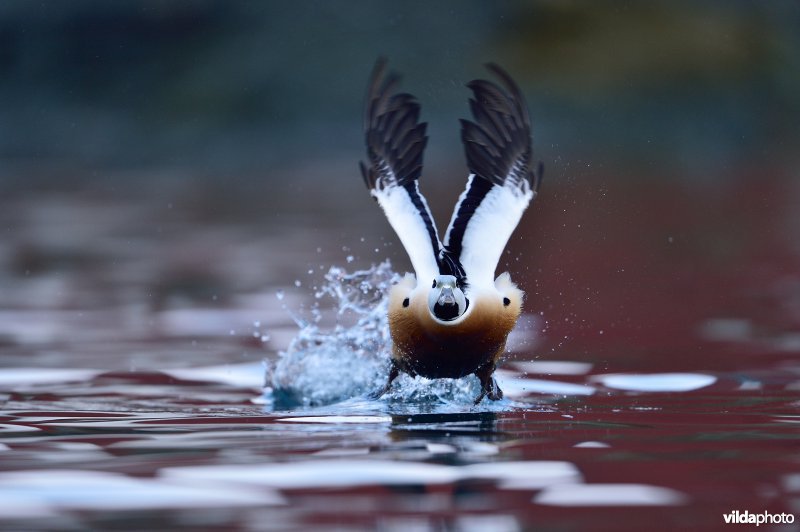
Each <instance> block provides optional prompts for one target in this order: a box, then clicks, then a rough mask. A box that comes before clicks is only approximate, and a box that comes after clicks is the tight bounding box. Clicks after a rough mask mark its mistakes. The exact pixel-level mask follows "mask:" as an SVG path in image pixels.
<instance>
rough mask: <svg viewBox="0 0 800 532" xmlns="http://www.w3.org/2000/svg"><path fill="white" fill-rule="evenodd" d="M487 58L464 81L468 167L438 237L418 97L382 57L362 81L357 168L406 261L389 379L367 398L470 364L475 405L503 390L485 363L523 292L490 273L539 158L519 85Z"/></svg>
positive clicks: (393, 303)
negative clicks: (484, 75) (405, 380)
mask: <svg viewBox="0 0 800 532" xmlns="http://www.w3.org/2000/svg"><path fill="white" fill-rule="evenodd" d="M486 68H487V69H488V70H489V72H490V73H491V74H493V75H494V77H495V78H496V81H489V80H485V79H476V80H473V81H470V82H469V83H467V84H466V86H467V87H468V88H469V89H470V90H471V91H472V97H471V98H470V99H469V106H470V110H471V114H472V120H466V119H462V120H460V124H461V140H462V143H463V146H464V150H465V154H466V160H467V168H468V170H469V174H468V176H467V181H466V187H465V188H464V190H463V192H462V193H461V195H460V196H459V198H458V201H457V203H456V206H455V208H454V210H453V214H452V216H451V218H450V223H449V225H448V227H447V230H446V232H445V233H444V239H443V240H441V239H440V238H439V233H438V230H437V227H436V224H435V223H434V219H433V216H432V214H431V210H430V208H429V206H428V203H427V201H426V200H425V197H424V196H423V194H422V192H421V191H420V188H419V181H420V177H421V175H422V166H423V164H422V163H423V152H424V150H425V147H426V145H427V143H428V136H427V134H426V130H427V123H426V122H421V121H420V104H419V101H418V100H417V98H416V97H414V96H413V95H411V94H409V93H406V92H401V91H400V90H399V84H400V79H401V78H400V76H399V75H398V74H397V73H395V72H392V71H389V70H388V67H387V60H386V58H383V57H381V58H379V59H378V61H377V62H376V64H375V67H374V69H373V71H372V75H371V77H370V79H369V83H368V87H367V95H366V99H365V110H364V122H363V128H364V135H365V140H366V148H367V160H366V162H365V161H362V162H361V163H360V170H361V175H362V177H363V179H364V183H365V184H366V186H367V188H368V190H369V192H370V195H371V196H372V198H373V199H375V200H376V201H377V203H378V204H379V205H380V207H381V208H382V209H383V212H384V214H385V216H386V218H387V220H388V221H389V224H390V225H391V227H392V228H393V229H394V231H395V233H396V234H397V237H398V238H399V239H400V242H401V243H402V245H403V247H404V249H405V251H406V253H407V254H408V257H409V259H410V261H411V265H412V267H413V269H414V273H407V274H405V276H403V277H402V278H401V279H400V280H399V282H397V283H396V284H394V285H393V286H392V287H391V289H390V291H389V295H388V310H387V312H388V324H389V333H390V337H391V340H392V342H391V343H392V347H391V357H390V366H389V373H388V377H387V380H386V384H385V385H384V386H383V387H382V388H381V389H379V390H377V391H375V392H373V393H372V394H371V396H372V397H373V398H375V399H377V398H380V397H381V396H383V395H384V394H385V393H386V392H388V391H389V390H390V389H391V386H392V383H393V381H394V380H395V379H396V378H397V377H398V376H399V375H400V374H401V373H406V374H408V375H410V376H412V377H415V376H422V377H426V378H429V379H440V378H450V379H456V378H461V377H465V376H468V375H471V374H474V375H476V376H477V378H478V380H479V382H480V387H481V388H480V394H479V395H478V396H477V397H476V398H475V401H474V403H475V404H476V405H477V404H478V403H480V402H481V401H482V400H483V399H484V397H488V398H489V399H490V400H492V401H497V400H499V399H502V397H503V391H502V390H501V389H500V387H499V386H498V384H497V380H496V379H495V377H494V372H495V370H496V368H497V364H498V362H499V361H500V359H501V357H502V356H503V355H504V353H505V350H506V342H507V339H508V335H509V333H510V332H511V330H512V329H513V328H514V326H515V324H516V323H517V320H518V319H519V317H520V314H521V312H522V304H523V299H524V292H523V291H522V290H521V289H520V288H519V287H518V286H517V285H516V284H515V283H514V282H513V281H512V280H511V276H510V275H509V274H508V273H507V272H506V273H502V274H500V275H499V276H497V277H495V271H496V269H497V266H498V262H499V261H500V256H501V254H502V253H503V250H504V249H505V247H506V244H507V243H508V240H509V239H510V237H511V235H512V233H513V232H514V230H515V228H516V227H517V225H518V224H519V221H520V219H521V218H522V215H523V213H524V212H525V210H526V209H527V208H528V205H529V204H530V203H531V201H532V200H533V199H534V198H535V197H536V196H537V195H538V193H539V187H540V184H541V181H542V175H543V171H542V170H543V166H542V163H541V162H539V163H538V165H536V168H534V165H533V149H532V140H531V122H530V116H529V113H528V109H527V104H526V102H525V98H524V97H523V95H522V92H521V91H520V89H519V87H518V86H517V84H516V83H515V82H514V80H513V79H512V78H511V76H510V75H509V74H508V73H507V72H506V71H505V70H503V69H502V68H501V67H499V66H498V65H496V64H494V63H488V64H487V65H486Z"/></svg>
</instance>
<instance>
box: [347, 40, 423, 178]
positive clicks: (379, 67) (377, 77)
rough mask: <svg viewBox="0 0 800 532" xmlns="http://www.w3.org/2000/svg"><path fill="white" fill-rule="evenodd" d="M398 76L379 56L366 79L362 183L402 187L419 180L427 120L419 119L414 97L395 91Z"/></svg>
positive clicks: (398, 80) (417, 104)
mask: <svg viewBox="0 0 800 532" xmlns="http://www.w3.org/2000/svg"><path fill="white" fill-rule="evenodd" d="M399 82H400V76H399V75H398V74H397V73H395V72H393V71H390V70H388V60H387V59H386V57H385V56H379V57H378V59H377V60H376V62H375V66H374V68H373V71H372V76H371V78H370V81H369V85H368V88H367V96H366V105H365V110H364V135H365V138H366V145H367V154H368V157H369V158H368V164H369V166H368V167H367V168H366V169H362V176H363V177H364V182H365V183H366V184H367V186H368V187H369V188H371V189H374V188H375V187H376V186H391V185H400V186H404V185H406V184H408V183H412V182H413V181H416V180H417V179H419V177H420V175H421V173H422V156H423V151H424V149H425V146H426V145H427V140H428V137H427V135H426V132H427V123H425V122H420V121H419V114H420V104H419V102H418V101H417V99H416V97H414V96H413V95H412V94H409V93H407V92H399V91H398V90H397V85H398V84H399Z"/></svg>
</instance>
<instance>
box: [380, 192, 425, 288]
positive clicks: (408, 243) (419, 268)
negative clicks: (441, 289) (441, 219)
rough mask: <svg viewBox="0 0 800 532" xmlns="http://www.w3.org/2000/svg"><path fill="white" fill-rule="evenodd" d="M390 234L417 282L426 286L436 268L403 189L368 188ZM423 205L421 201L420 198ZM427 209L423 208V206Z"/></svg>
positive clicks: (416, 213) (418, 217)
mask: <svg viewBox="0 0 800 532" xmlns="http://www.w3.org/2000/svg"><path fill="white" fill-rule="evenodd" d="M371 194H372V196H373V197H374V198H375V199H377V200H378V203H379V204H380V206H381V208H382V209H383V212H384V213H385V214H386V218H387V219H388V220H389V224H391V226H392V228H393V229H394V232H395V233H397V236H398V237H399V238H400V242H402V244H403V247H404V248H405V249H406V253H408V257H409V258H410V259H411V265H412V266H413V267H414V271H415V272H416V274H417V280H418V282H421V283H430V281H431V280H433V279H434V278H435V277H436V276H437V275H438V274H439V266H438V264H437V263H436V255H435V254H434V252H433V248H432V247H431V236H430V233H429V232H428V228H427V226H426V225H425V221H424V220H423V219H422V216H421V215H420V213H419V211H418V210H417V207H416V206H415V205H414V203H413V202H412V201H411V197H410V196H409V195H408V192H407V191H406V190H405V189H404V188H403V187H397V186H395V187H387V188H384V189H377V188H375V189H372V190H371ZM422 201H423V202H424V201H425V200H424V198H423V199H422ZM425 207H426V209H427V205H425Z"/></svg>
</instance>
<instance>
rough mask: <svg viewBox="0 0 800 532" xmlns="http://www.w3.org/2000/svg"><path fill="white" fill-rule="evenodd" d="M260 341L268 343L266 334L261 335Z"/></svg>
mask: <svg viewBox="0 0 800 532" xmlns="http://www.w3.org/2000/svg"><path fill="white" fill-rule="evenodd" d="M261 341H262V342H269V335H268V334H262V335H261Z"/></svg>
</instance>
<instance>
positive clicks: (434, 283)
mask: <svg viewBox="0 0 800 532" xmlns="http://www.w3.org/2000/svg"><path fill="white" fill-rule="evenodd" d="M431 288H436V279H434V280H433V285H432V286H431Z"/></svg>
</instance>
